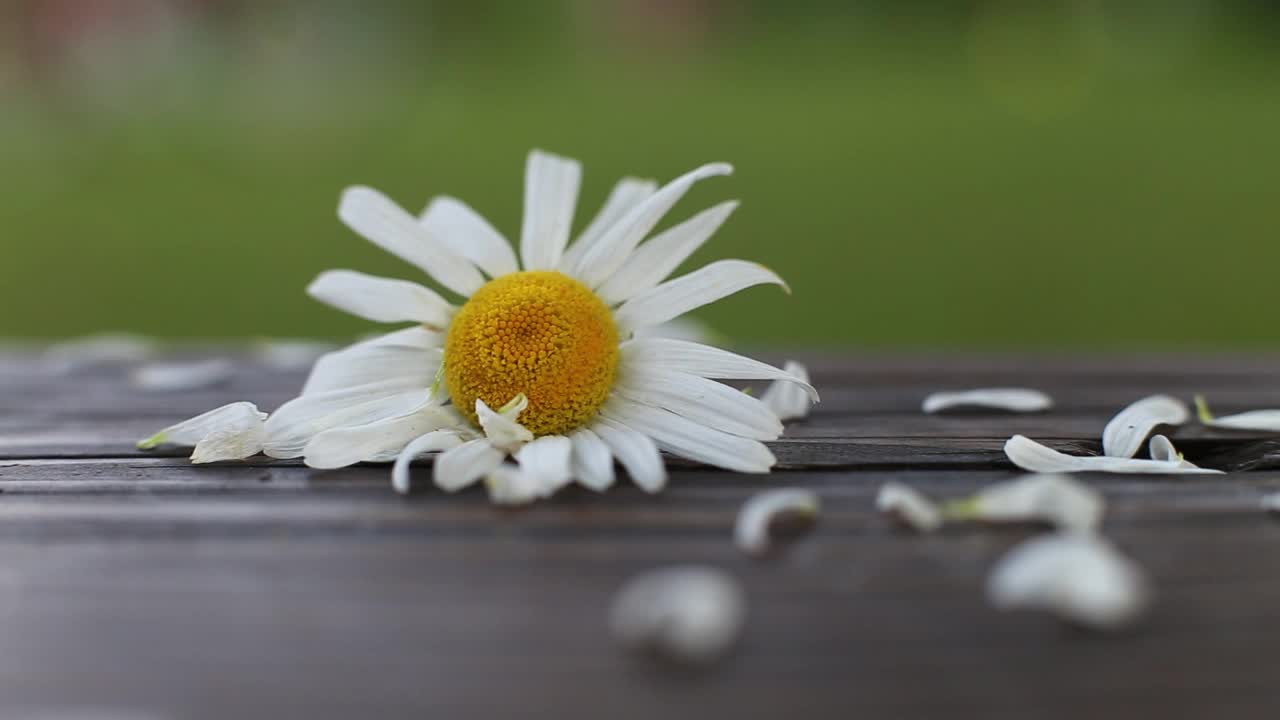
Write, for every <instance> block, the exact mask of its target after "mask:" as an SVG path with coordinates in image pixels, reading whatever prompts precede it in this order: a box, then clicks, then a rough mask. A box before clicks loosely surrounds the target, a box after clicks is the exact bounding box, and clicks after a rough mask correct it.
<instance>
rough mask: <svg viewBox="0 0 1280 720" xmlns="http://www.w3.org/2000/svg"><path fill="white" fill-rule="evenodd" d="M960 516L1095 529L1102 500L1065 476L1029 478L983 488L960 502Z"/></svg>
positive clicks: (1032, 476) (1095, 493)
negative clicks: (1038, 521) (962, 510)
mask: <svg viewBox="0 0 1280 720" xmlns="http://www.w3.org/2000/svg"><path fill="white" fill-rule="evenodd" d="M960 506H961V507H964V508H966V512H965V513H964V515H963V517H965V518H974V519H978V520H985V521H988V522H1028V521H1034V520H1041V521H1045V522H1049V523H1052V524H1053V525H1055V526H1057V527H1059V528H1062V529H1064V530H1082V531H1092V530H1096V529H1097V527H1098V525H1099V524H1100V523H1101V522H1102V511H1103V500H1102V496H1101V495H1099V494H1098V492H1097V491H1096V490H1094V489H1093V488H1091V487H1089V486H1087V485H1084V484H1082V483H1079V482H1077V481H1075V480H1072V479H1071V478H1070V477H1068V476H1066V475H1028V476H1026V477H1023V478H1020V479H1018V480H1011V481H1009V482H1002V483H996V484H995V485H989V486H987V487H985V488H983V489H982V490H981V491H979V492H978V494H977V495H975V496H974V497H973V498H971V499H970V500H966V501H962V503H960Z"/></svg>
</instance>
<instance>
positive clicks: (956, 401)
mask: <svg viewBox="0 0 1280 720" xmlns="http://www.w3.org/2000/svg"><path fill="white" fill-rule="evenodd" d="M1051 407H1053V398H1051V397H1049V396H1048V395H1046V394H1045V393H1042V392H1040V391H1039V390H1031V389H1029V388H979V389H977V390H964V391H961V392H936V393H933V394H932V395H930V396H929V397H927V398H925V399H924V407H923V410H924V411H925V412H926V413H929V414H932V413H939V412H943V411H946V410H953V409H957V408H986V409H991V410H1005V411H1008V412H1019V413H1030V412H1042V411H1045V410H1048V409H1049V408H1051Z"/></svg>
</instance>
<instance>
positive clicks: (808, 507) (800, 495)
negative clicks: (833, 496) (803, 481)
mask: <svg viewBox="0 0 1280 720" xmlns="http://www.w3.org/2000/svg"><path fill="white" fill-rule="evenodd" d="M820 505H821V503H820V502H819V500H818V495H817V493H815V492H813V491H812V490H805V489H803V488H780V489H775V490H766V491H765V492H762V493H757V494H755V495H752V496H751V498H750V499H749V500H747V502H746V503H745V504H743V506H742V509H741V510H739V511H738V519H737V521H736V522H735V523H734V526H733V538H734V542H736V543H737V545H738V548H739V549H741V550H742V551H743V552H746V553H750V554H752V555H759V554H761V553H763V552H765V551H766V550H768V549H769V542H770V538H769V527H770V526H771V525H773V524H774V523H775V522H777V521H779V520H782V519H786V518H801V519H804V520H809V521H812V520H813V518H814V517H815V516H817V514H818V508H819V507H820Z"/></svg>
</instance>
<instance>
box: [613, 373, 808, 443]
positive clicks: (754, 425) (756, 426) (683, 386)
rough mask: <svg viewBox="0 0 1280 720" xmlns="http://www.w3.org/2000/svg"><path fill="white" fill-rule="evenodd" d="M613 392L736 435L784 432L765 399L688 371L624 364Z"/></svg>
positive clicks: (771, 436)
mask: <svg viewBox="0 0 1280 720" xmlns="http://www.w3.org/2000/svg"><path fill="white" fill-rule="evenodd" d="M792 387H794V388H796V392H799V393H801V394H802V395H803V393H804V390H803V389H801V388H800V387H799V386H798V385H792ZM613 392H615V393H617V394H618V395H619V396H620V397H625V398H627V399H630V400H634V401H635V402H638V403H643V404H645V405H652V406H654V407H660V408H663V409H665V410H670V411H671V412H673V413H676V414H677V415H682V416H684V417H686V418H688V419H690V420H692V421H694V422H696V423H699V424H702V425H708V426H711V427H715V428H718V429H720V430H723V431H724V432H727V433H732V434H734V435H741V436H743V437H749V438H754V439H756V440H775V439H777V437H778V436H779V435H781V434H782V423H781V422H780V421H779V420H778V418H777V417H776V416H775V415H774V414H773V412H772V411H771V410H770V409H769V407H768V406H767V405H766V404H765V403H763V402H761V401H760V400H757V399H756V398H753V397H751V396H750V395H747V394H746V393H744V392H742V391H741V390H736V389H734V388H731V387H729V386H728V385H724V384H722V383H718V382H716V381H715V380H708V379H706V378H702V377H698V376H697V375H690V374H689V373H682V372H677V371H674V370H660V369H648V368H632V367H625V368H624V369H623V372H620V373H619V374H618V380H617V382H616V383H615V385H614V387H613ZM806 399H807V398H806Z"/></svg>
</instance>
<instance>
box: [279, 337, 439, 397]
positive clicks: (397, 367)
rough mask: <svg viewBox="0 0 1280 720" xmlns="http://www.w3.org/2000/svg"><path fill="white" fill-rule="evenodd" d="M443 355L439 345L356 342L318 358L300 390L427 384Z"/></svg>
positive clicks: (430, 382) (308, 392)
mask: <svg viewBox="0 0 1280 720" xmlns="http://www.w3.org/2000/svg"><path fill="white" fill-rule="evenodd" d="M443 358H444V355H443V352H442V351H441V350H438V349H436V350H419V349H417V348H405V347H398V346H394V345H372V346H355V347H352V348H349V349H347V350H342V351H339V352H336V353H330V354H329V355H326V356H324V357H322V358H320V360H319V361H317V362H316V364H315V367H314V368H312V370H311V375H310V377H308V378H307V383H306V385H305V386H303V389H302V394H303V395H314V394H316V393H322V392H329V391H333V390H342V389H344V388H349V387H355V386H357V385H369V384H372V383H378V382H390V383H397V384H400V385H403V386H405V387H430V386H431V385H432V384H433V383H434V382H435V379H436V375H437V373H438V372H439V370H440V365H441V363H442V362H443Z"/></svg>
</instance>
